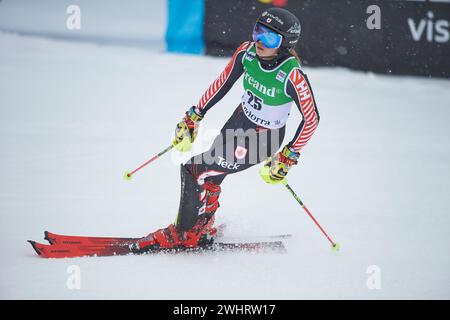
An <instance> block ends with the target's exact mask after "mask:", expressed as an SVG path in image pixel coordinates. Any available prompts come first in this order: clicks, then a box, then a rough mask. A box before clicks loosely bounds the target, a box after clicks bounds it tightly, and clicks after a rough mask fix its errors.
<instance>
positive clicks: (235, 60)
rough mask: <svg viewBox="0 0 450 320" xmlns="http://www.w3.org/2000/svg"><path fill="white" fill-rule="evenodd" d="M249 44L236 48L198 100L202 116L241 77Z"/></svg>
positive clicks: (245, 43)
mask: <svg viewBox="0 0 450 320" xmlns="http://www.w3.org/2000/svg"><path fill="white" fill-rule="evenodd" d="M250 44H251V42H250V41H247V42H244V43H243V44H241V45H240V46H239V48H237V50H236V52H235V53H234V54H233V57H232V58H231V60H230V62H229V63H228V65H227V66H226V67H225V69H224V70H223V71H222V73H221V74H220V75H219V77H218V78H217V79H216V80H215V81H214V82H213V83H212V84H211V85H210V86H209V88H208V89H207V90H206V91H205V93H204V94H203V96H202V97H201V98H200V100H199V102H198V104H197V109H198V110H200V112H201V114H202V115H205V113H206V112H207V111H208V110H209V109H210V108H211V107H212V106H214V105H215V104H216V103H217V102H219V101H220V99H222V98H223V97H224V96H225V95H226V94H227V92H228V91H230V89H231V87H232V86H233V84H234V83H235V82H236V81H237V80H238V79H239V77H240V76H241V75H242V73H243V72H244V67H243V65H242V59H243V57H244V55H245V52H246V50H247V49H248V47H249V46H250Z"/></svg>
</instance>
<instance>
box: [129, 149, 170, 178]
mask: <svg viewBox="0 0 450 320" xmlns="http://www.w3.org/2000/svg"><path fill="white" fill-rule="evenodd" d="M172 148H173V144H172V145H170V146H169V147H167V148H165V149H164V150H163V151H161V152H160V153H158V154H157V155H156V156H153V157H152V158H151V159H150V160H148V161H146V162H144V163H143V164H141V165H140V166H139V167H137V168H136V169H134V170H133V171H131V172H125V174H124V176H123V177H124V179H125V180H131V178H132V176H133V174H135V173H136V172H138V171H139V170H141V169H142V168H143V167H145V166H146V165H148V164H150V163H151V162H153V161H155V160H156V159H158V158H159V157H161V156H162V155H163V154H165V153H166V152H168V151H170V150H171V149H172Z"/></svg>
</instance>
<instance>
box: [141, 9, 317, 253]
mask: <svg viewBox="0 0 450 320" xmlns="http://www.w3.org/2000/svg"><path fill="white" fill-rule="evenodd" d="M300 30H301V27H300V22H299V20H298V19H297V18H296V17H295V16H294V15H293V14H292V13H290V12H289V11H287V10H285V9H281V8H270V9H268V10H266V11H264V12H263V13H262V15H261V16H260V17H259V18H258V19H257V21H256V24H255V26H254V29H253V42H250V41H247V42H244V43H243V44H241V45H240V46H239V48H238V49H237V50H236V51H235V53H234V54H233V57H232V58H231V61H230V62H229V63H228V65H227V66H226V68H225V70H224V71H223V72H222V73H221V74H220V76H219V77H218V78H217V79H216V80H215V81H214V82H213V83H212V84H211V86H210V87H209V88H208V89H207V90H206V92H205V93H204V94H203V96H202V97H201V99H200V101H199V102H198V104H197V106H192V107H191V108H190V109H189V110H188V111H187V112H186V114H185V116H184V118H183V119H182V120H181V122H180V123H178V124H177V126H176V130H175V138H174V140H173V145H174V146H175V147H176V148H177V149H178V150H179V151H188V150H189V149H190V147H191V144H192V143H193V142H194V140H195V138H196V136H197V131H198V126H199V123H200V121H201V120H202V119H203V118H204V117H205V115H206V113H207V112H208V110H209V109H210V108H212V107H213V106H214V105H215V104H216V103H217V102H219V101H220V100H221V99H222V98H223V97H224V96H225V95H226V94H227V92H228V91H229V90H230V89H231V87H232V86H233V84H234V83H235V82H236V81H237V80H238V79H239V78H240V76H241V75H242V74H243V75H244V77H243V84H244V90H245V92H244V94H243V96H242V100H241V103H240V104H239V106H238V107H237V108H236V110H235V111H234V113H233V114H232V116H231V117H230V118H229V119H228V121H227V122H226V123H225V125H224V126H223V128H222V130H221V134H220V135H219V136H218V137H216V139H215V141H214V143H213V145H212V147H211V148H210V150H208V151H206V152H205V153H203V154H200V155H197V156H195V157H193V158H192V159H191V160H189V161H188V162H187V163H186V164H184V165H181V199H180V207H179V211H178V216H177V218H176V221H175V223H174V224H171V225H169V226H168V227H167V228H164V229H159V230H157V231H155V232H153V233H150V234H149V235H148V236H147V237H144V238H142V239H141V240H140V241H139V242H138V246H139V248H138V249H144V248H146V247H148V246H152V247H160V248H167V249H170V248H178V247H197V246H201V245H202V244H206V243H211V242H212V241H213V239H214V235H215V233H216V229H215V228H214V226H213V224H214V214H215V212H216V210H217V208H218V207H219V202H218V198H219V194H220V192H221V188H220V184H221V182H222V181H223V180H224V178H225V176H226V175H228V174H231V173H236V172H239V171H242V170H245V169H248V168H250V167H251V166H253V165H255V164H256V163H260V162H262V161H264V160H266V162H265V164H264V166H263V167H262V169H261V170H260V175H261V177H262V178H263V179H264V181H266V182H267V183H278V182H280V181H281V180H283V179H284V177H285V176H286V174H287V173H288V171H289V169H290V168H291V167H292V165H295V164H297V160H298V158H299V156H300V150H301V149H302V148H303V147H304V146H305V145H306V143H307V142H308V141H309V139H310V138H311V136H312V135H313V133H314V131H315V129H316V127H317V124H318V122H319V113H318V110H317V107H316V103H315V101H314V97H313V93H312V91H311V87H310V84H309V82H308V78H307V77H306V75H305V74H304V73H303V72H302V70H301V69H300V61H299V58H298V55H297V53H296V52H295V50H294V48H295V46H296V44H297V42H298V40H299V37H300ZM292 101H293V102H294V103H295V104H296V106H297V108H298V110H299V111H300V113H301V115H302V116H303V120H302V121H301V123H300V124H299V126H298V129H297V131H296V133H295V136H294V137H293V139H292V140H291V141H290V142H289V143H288V144H287V145H285V146H284V147H283V149H282V150H281V151H280V152H278V153H276V152H277V151H278V149H279V148H280V147H281V145H282V142H283V138H284V134H285V124H286V121H287V119H288V117H289V113H290V110H291V104H292ZM229 150H231V152H230V151H229ZM208 160H209V161H208Z"/></svg>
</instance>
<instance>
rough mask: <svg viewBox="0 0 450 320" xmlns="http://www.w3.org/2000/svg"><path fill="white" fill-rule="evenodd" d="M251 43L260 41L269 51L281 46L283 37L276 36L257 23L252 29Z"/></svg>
mask: <svg viewBox="0 0 450 320" xmlns="http://www.w3.org/2000/svg"><path fill="white" fill-rule="evenodd" d="M253 41H255V42H257V41H261V42H262V44H263V45H264V47H266V48H269V49H277V48H279V47H280V46H281V42H282V41H283V37H282V36H281V34H278V33H276V32H275V31H272V30H270V29H269V28H267V27H265V26H263V25H262V24H259V23H257V24H255V28H254V29H253Z"/></svg>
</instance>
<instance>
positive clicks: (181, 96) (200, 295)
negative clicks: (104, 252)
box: [0, 34, 450, 299]
mask: <svg viewBox="0 0 450 320" xmlns="http://www.w3.org/2000/svg"><path fill="white" fill-rule="evenodd" d="M226 63H227V59H220V58H211V57H200V56H184V55H172V54H163V53H158V52H149V51H145V50H139V49H129V48H120V47H112V46H98V45H93V44H82V43H74V42H71V43H64V42H55V41H51V40H44V39H37V38H30V37H21V36H15V35H10V34H0V97H1V98H0V103H1V107H0V137H1V138H0V184H1V185H0V240H1V244H0V249H1V255H2V258H1V261H0V297H1V298H33V299H34V298H44V299H47V298H64V299H78V298H88V299H90V298H99V299H102V298H124V299H128V298H145V299H156V298H158V299H168V298H172V299H178V298H180V299H205V298H209V299H226V298H238V299H240V298H269V299H284V298H286V299H301V298H307V299H309V298H318V299H327V298H338V299H339V298H356V299H359V298H368V299H379V298H447V299H448V298H450V287H449V283H450V271H449V270H450V257H449V254H448V244H449V234H450V225H449V222H450V218H449V215H448V212H449V210H450V203H449V200H448V190H449V184H450V174H449V163H450V148H449V147H450V144H449V142H450V140H449V138H450V136H449V134H450V129H449V127H448V118H449V117H450V105H449V101H450V90H449V88H450V82H449V81H446V80H430V79H424V78H414V77H393V76H382V75H372V74H367V73H361V72H353V71H348V70H344V69H336V68H334V69H331V68H314V69H311V68H310V69H306V70H305V71H306V72H307V73H308V76H309V78H310V80H311V83H312V86H313V89H314V93H315V96H316V100H317V103H318V107H319V111H320V114H321V122H320V124H319V128H318V131H317V133H316V135H315V136H314V137H313V139H312V140H311V141H310V143H309V145H308V146H307V147H306V148H305V150H304V153H303V156H302V160H301V161H300V164H299V165H298V166H297V167H295V168H294V169H292V170H291V172H290V173H289V180H290V184H291V185H292V187H293V188H294V189H295V190H296V191H297V192H298V194H299V195H300V197H301V198H302V200H303V201H304V202H305V204H306V205H307V206H308V207H309V209H310V210H311V211H312V212H313V214H314V215H315V216H316V218H317V219H318V220H319V221H320V222H321V223H322V225H323V226H324V228H325V229H326V230H327V232H328V233H329V234H330V235H331V236H332V237H333V238H334V239H335V240H336V241H338V242H340V243H341V245H342V249H341V251H340V252H338V253H334V252H332V251H331V250H330V248H329V245H328V243H327V241H326V239H325V238H324V237H323V235H322V234H321V233H320V231H319V230H318V229H317V228H316V226H315V225H314V224H313V222H312V221H311V220H310V219H309V217H308V216H307V215H306V214H305V213H304V212H303V210H302V209H301V208H300V207H299V206H298V204H297V203H296V202H295V200H294V199H293V198H292V197H291V195H290V194H289V193H288V192H287V191H286V190H285V189H283V187H282V186H269V185H266V184H265V183H264V182H262V180H261V179H260V178H259V176H258V173H257V172H258V168H259V166H255V167H253V168H252V169H249V170H248V171H245V172H243V173H241V174H236V175H233V176H229V177H227V179H226V180H225V181H224V183H223V186H222V187H223V193H222V198H221V204H222V206H221V208H220V209H219V211H218V214H217V215H218V220H219V221H221V222H226V223H227V225H228V229H227V236H229V237H237V236H257V235H268V234H275V233H292V234H293V235H294V237H293V239H291V240H288V241H287V247H288V253H287V254H240V253H238V254H235V253H233V254H232V253H224V254H204V255H178V256H170V255H157V256H137V257H136V256H130V257H111V258H80V259H64V260H44V259H40V258H38V257H37V256H36V255H35V253H34V251H33V250H32V249H31V247H30V246H29V245H28V243H26V240H27V239H34V240H42V237H43V231H44V230H50V231H53V232H59V233H68V234H79V235H105V236H106V235H114V236H141V235H145V234H147V233H148V232H150V231H153V230H155V229H156V228H159V227H164V226H166V225H168V224H169V223H171V221H172V220H173V218H174V217H175V213H176V211H177V208H178V198H179V192H180V191H179V189H180V187H179V168H178V166H179V163H180V162H181V161H182V160H183V159H187V158H188V156H185V157H184V158H183V157H180V155H179V154H177V153H176V152H172V153H171V154H170V155H166V156H164V157H163V158H161V159H159V160H158V161H157V162H155V163H153V164H152V165H151V166H149V167H147V168H145V169H144V170H142V171H141V172H139V173H138V174H136V176H135V178H134V179H133V180H132V181H131V182H126V181H124V180H123V179H122V175H123V172H124V171H125V170H129V169H133V168H134V167H136V166H137V165H139V164H140V163H142V162H143V161H145V160H147V159H148V158H149V157H150V156H152V155H153V154H155V153H157V152H158V151H160V150H162V149H163V148H164V147H166V146H167V145H168V144H169V143H170V137H171V134H172V131H173V128H174V126H175V124H176V122H177V121H178V120H179V119H180V118H181V116H182V115H183V112H184V111H185V110H186V109H187V108H188V107H189V106H190V105H192V104H195V103H196V102H197V100H198V98H199V97H200V96H201V94H202V93H203V90H204V89H205V88H207V86H208V85H209V84H210V82H211V81H213V80H214V79H215V77H216V76H217V75H218V74H219V72H220V71H221V70H222V68H223V67H224V66H225V65H226ZM240 95H241V85H240V84H237V85H236V86H235V88H233V89H232V91H231V92H230V94H229V95H228V96H227V97H226V98H225V99H223V101H221V102H220V103H219V104H218V105H216V106H215V108H213V109H212V110H211V111H210V112H209V113H208V116H207V118H206V119H205V121H204V122H203V123H202V129H201V132H202V135H201V136H200V137H199V139H198V141H197V145H196V147H197V150H196V151H201V150H203V149H206V148H208V146H209V145H208V143H210V142H211V141H212V138H213V133H214V132H217V130H219V129H220V128H221V126H222V124H223V123H224V122H225V120H226V119H227V118H228V117H229V115H230V114H231V113H232V112H233V110H234V108H235V107H236V106H237V104H238V103H239V99H240ZM299 119H300V118H299V115H298V113H297V112H293V115H292V117H291V119H290V121H289V122H288V133H287V137H286V141H288V139H290V138H291V137H292V135H293V133H294V130H295V128H296V123H297V122H298V121H299ZM72 265H75V266H78V267H79V268H80V269H79V270H80V271H81V289H80V290H69V289H68V288H67V285H66V282H67V279H68V278H69V276H70V274H68V273H67V270H68V267H70V266H72ZM373 265H375V266H377V267H378V268H379V269H378V270H379V271H380V272H381V274H380V281H381V288H380V289H379V290H370V289H369V288H368V287H367V281H368V279H369V277H370V275H371V274H369V273H367V271H368V270H369V271H370V270H373V269H371V268H370V266H373Z"/></svg>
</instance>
